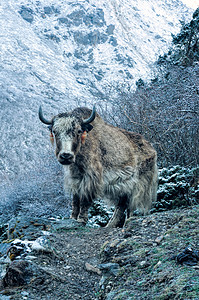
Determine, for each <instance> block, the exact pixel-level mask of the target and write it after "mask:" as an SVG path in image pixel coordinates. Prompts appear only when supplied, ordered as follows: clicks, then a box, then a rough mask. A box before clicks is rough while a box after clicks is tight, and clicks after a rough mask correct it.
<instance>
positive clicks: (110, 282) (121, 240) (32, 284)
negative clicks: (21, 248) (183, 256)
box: [0, 206, 199, 300]
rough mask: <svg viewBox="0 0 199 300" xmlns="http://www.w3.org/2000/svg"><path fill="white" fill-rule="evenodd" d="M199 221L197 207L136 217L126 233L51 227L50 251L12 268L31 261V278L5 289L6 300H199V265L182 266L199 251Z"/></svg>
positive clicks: (35, 253)
mask: <svg viewBox="0 0 199 300" xmlns="http://www.w3.org/2000/svg"><path fill="white" fill-rule="evenodd" d="M198 216H199V207H198V206H195V207H192V208H189V209H179V210H171V211H167V212H162V213H155V214H151V215H148V216H141V217H140V216H135V217H133V218H132V219H131V220H129V221H128V222H127V224H126V226H125V227H124V228H122V229H108V228H91V227H87V226H86V227H81V226H78V225H77V226H76V225H75V223H71V224H70V221H69V220H66V222H69V223H67V225H66V226H65V224H64V222H63V223H62V224H61V225H60V224H59V222H58V223H56V226H55V225H53V224H52V223H51V224H49V225H48V226H46V225H45V229H46V231H45V234H46V232H49V233H50V234H49V235H47V239H48V248H45V250H42V251H33V252H31V253H29V256H27V257H26V256H22V255H21V256H18V257H16V258H15V259H14V260H13V261H12V262H8V265H9V264H11V265H12V264H13V263H15V264H20V262H21V261H23V260H25V261H28V263H29V267H28V268H29V275H27V273H26V276H27V277H28V276H29V277H28V279H27V280H25V281H24V283H23V284H22V285H20V286H15V287H11V286H7V287H5V286H3V285H2V284H1V292H0V299H28V300H29V299H53V300H54V299H56V300H59V299H74V300H76V299H85V300H89V299H107V300H112V299H118V300H119V299H146V300H147V299H148V300H149V299H159V300H161V299H165V300H166V299H186V300H188V299H194V300H198V299H199V263H198V262H197V263H196V264H193V265H185V264H182V265H181V264H178V263H177V262H176V255H178V254H179V253H181V252H182V251H183V250H184V249H185V248H186V247H191V248H192V249H194V250H199V222H198ZM68 224H70V226H68ZM35 225H36V224H35ZM37 225H38V224H37ZM35 229H36V233H35V232H34V234H33V235H34V237H33V236H32V240H34V239H35V238H36V236H37V237H38V236H39V235H40V234H41V230H40V229H39V226H35ZM26 230H27V229H26ZM24 238H25V237H24ZM24 238H22V240H23V239H24ZM29 239H30V233H29ZM47 249H48V250H47ZM31 255H32V258H31ZM30 266H31V267H30ZM17 268H18V269H19V266H17ZM17 268H16V269H17ZM30 268H31V271H30ZM21 273H22V272H21ZM21 273H20V274H21ZM24 276H25V275H24ZM4 281H5V280H4ZM4 283H5V282H4Z"/></svg>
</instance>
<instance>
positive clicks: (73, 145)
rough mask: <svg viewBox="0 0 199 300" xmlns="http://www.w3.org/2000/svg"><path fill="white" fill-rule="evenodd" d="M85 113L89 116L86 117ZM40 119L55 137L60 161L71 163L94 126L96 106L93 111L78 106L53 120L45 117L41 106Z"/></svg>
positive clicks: (66, 163) (52, 136)
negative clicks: (92, 123)
mask: <svg viewBox="0 0 199 300" xmlns="http://www.w3.org/2000/svg"><path fill="white" fill-rule="evenodd" d="M85 115H86V116H89V117H88V118H86V119H85V118H84V117H85ZM83 116H84V117H83ZM39 119H40V120H41V122H42V123H44V124H46V125H48V128H49V129H50V132H51V138H55V141H56V152H55V153H56V156H57V159H58V161H59V162H60V163H61V164H62V165H70V164H72V163H74V162H75V159H76V155H77V153H78V152H79V150H80V148H81V145H82V144H83V143H84V141H85V138H86V134H87V132H89V131H90V130H91V129H92V128H93V126H92V125H91V124H90V123H91V122H92V121H93V120H94V119H95V106H93V110H92V111H91V110H89V109H87V108H77V109H75V110H74V111H73V112H72V113H64V114H59V115H57V116H55V117H54V118H53V119H52V120H51V121H48V120H47V119H45V117H44V116H43V113H42V109H41V107H40V108H39Z"/></svg>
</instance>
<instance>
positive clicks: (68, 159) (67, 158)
mask: <svg viewBox="0 0 199 300" xmlns="http://www.w3.org/2000/svg"><path fill="white" fill-rule="evenodd" d="M58 161H59V162H60V164H62V165H70V164H72V163H74V161H75V157H74V155H73V154H71V153H61V154H60V155H59V157H58Z"/></svg>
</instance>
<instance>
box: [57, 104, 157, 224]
mask: <svg viewBox="0 0 199 300" xmlns="http://www.w3.org/2000/svg"><path fill="white" fill-rule="evenodd" d="M90 114H91V110H89V109H87V108H76V109H75V110H73V111H72V112H70V113H65V114H60V115H58V116H55V117H54V118H53V120H52V131H53V133H54V135H55V139H56V156H57V158H58V161H59V162H60V163H62V164H63V165H64V173H65V176H64V178H65V179H64V182H65V184H64V186H65V189H66V190H68V189H69V190H70V191H72V193H73V202H72V215H71V216H72V218H75V219H77V220H78V221H79V222H84V223H86V222H87V219H88V208H89V207H90V205H91V204H92V201H93V200H94V199H95V198H97V197H101V198H102V197H104V198H107V199H109V200H110V201H111V202H112V203H113V204H114V205H115V212H114V214H113V217H112V218H111V220H110V221H109V223H108V226H111V227H118V226H120V227H121V226H123V223H124V220H125V214H124V213H125V210H127V217H130V216H131V215H132V213H133V211H134V210H135V209H139V210H140V211H141V212H143V213H146V212H147V211H148V210H149V209H150V207H151V203H152V201H155V200H156V191H157V165H156V159H157V155H156V151H155V150H154V148H153V147H152V146H151V145H150V143H149V142H147V141H146V140H145V139H144V138H143V137H142V136H141V135H139V134H135V133H133V132H128V131H126V130H124V129H120V128H117V127H114V126H112V125H109V124H107V123H105V122H104V121H103V119H102V118H101V117H100V116H99V115H98V114H96V117H95V119H94V121H93V122H92V123H91V125H92V126H91V128H92V127H93V128H92V129H91V128H83V130H86V131H87V137H86V139H85V143H82V142H81V135H82V132H83V131H82V120H83V119H85V118H88V117H89V115H90Z"/></svg>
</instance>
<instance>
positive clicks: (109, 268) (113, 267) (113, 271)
mask: <svg viewBox="0 0 199 300" xmlns="http://www.w3.org/2000/svg"><path fill="white" fill-rule="evenodd" d="M98 267H99V269H100V270H102V271H104V272H105V273H107V274H109V275H114V276H117V274H118V273H119V271H120V266H119V264H117V263H106V264H100V265H98Z"/></svg>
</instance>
